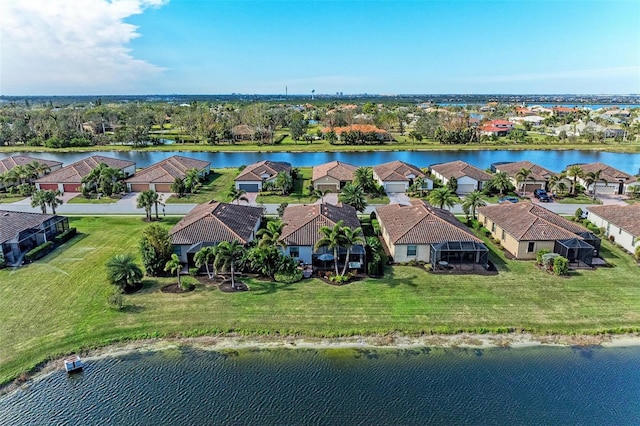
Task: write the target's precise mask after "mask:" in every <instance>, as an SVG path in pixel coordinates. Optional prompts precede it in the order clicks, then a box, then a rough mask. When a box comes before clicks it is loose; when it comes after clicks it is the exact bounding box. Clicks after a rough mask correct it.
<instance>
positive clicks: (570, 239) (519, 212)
mask: <svg viewBox="0 0 640 426" xmlns="http://www.w3.org/2000/svg"><path fill="white" fill-rule="evenodd" d="M478 221H479V222H480V223H482V224H483V226H484V227H485V228H486V229H488V230H489V231H490V232H491V236H492V237H493V238H494V239H496V240H498V241H499V242H500V245H502V247H503V248H504V249H505V250H506V251H507V252H509V253H510V254H511V255H512V256H513V257H515V258H516V259H535V258H536V253H537V252H538V251H540V250H542V249H547V250H550V251H552V252H555V253H559V254H562V255H563V256H565V257H567V258H568V259H569V261H571V262H578V261H579V262H582V263H584V264H587V265H591V264H592V258H593V256H594V255H597V254H598V251H599V249H600V239H599V238H598V237H596V236H595V235H593V234H592V233H590V232H589V231H587V230H586V229H585V228H583V227H582V226H580V225H578V224H576V223H574V222H571V221H570V220H568V219H565V218H563V217H561V216H559V215H557V214H556V213H553V212H552V211H550V210H547V209H545V208H544V207H541V206H539V205H536V204H533V203H528V202H524V203H515V204H512V203H504V204H494V205H490V206H484V207H479V208H478Z"/></svg>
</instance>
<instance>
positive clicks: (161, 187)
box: [156, 183, 172, 192]
mask: <svg viewBox="0 0 640 426" xmlns="http://www.w3.org/2000/svg"><path fill="white" fill-rule="evenodd" d="M156 192H172V191H171V184H170V183H156Z"/></svg>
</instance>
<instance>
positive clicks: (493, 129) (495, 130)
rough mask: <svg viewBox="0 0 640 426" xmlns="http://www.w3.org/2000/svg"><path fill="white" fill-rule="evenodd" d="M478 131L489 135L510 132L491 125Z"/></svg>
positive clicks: (505, 128)
mask: <svg viewBox="0 0 640 426" xmlns="http://www.w3.org/2000/svg"><path fill="white" fill-rule="evenodd" d="M480 129H481V130H482V131H483V132H491V133H498V132H508V131H509V130H511V129H509V128H508V127H497V126H494V125H491V124H485V125H484V126H482V127H481V128H480Z"/></svg>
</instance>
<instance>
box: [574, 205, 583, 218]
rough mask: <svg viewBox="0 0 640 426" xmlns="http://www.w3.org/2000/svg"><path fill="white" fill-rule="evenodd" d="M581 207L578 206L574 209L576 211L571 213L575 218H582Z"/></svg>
mask: <svg viewBox="0 0 640 426" xmlns="http://www.w3.org/2000/svg"><path fill="white" fill-rule="evenodd" d="M582 213H583V211H582V209H581V208H580V207H578V209H577V210H576V212H575V213H574V214H573V215H574V216H575V217H576V218H578V219H582Z"/></svg>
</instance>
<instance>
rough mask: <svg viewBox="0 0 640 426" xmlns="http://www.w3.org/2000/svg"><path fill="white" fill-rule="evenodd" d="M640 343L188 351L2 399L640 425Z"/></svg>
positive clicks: (137, 358) (161, 413) (178, 420)
mask: <svg viewBox="0 0 640 426" xmlns="http://www.w3.org/2000/svg"><path fill="white" fill-rule="evenodd" d="M638 361H640V348H615V349H613V348H611V349H602V348H588V349H571V348H541V347H538V348H530V349H485V350H481V349H429V348H424V349H412V350H368V349H367V350H359V349H330V350H298V349H296V350H287V349H281V350H269V351H267V350H264V351H257V350H241V351H227V352H210V351H201V350H195V349H190V348H178V349H172V350H167V351H160V352H146V353H132V354H129V355H126V356H120V357H115V358H107V359H102V360H98V361H93V362H90V363H89V364H88V366H87V368H86V369H85V371H84V373H82V374H79V375H74V376H71V377H68V376H67V375H66V374H65V373H64V372H62V371H59V372H56V373H53V374H51V375H49V376H46V377H44V378H42V379H41V380H39V381H36V382H34V383H32V384H31V385H30V386H29V387H27V388H25V389H21V390H19V391H17V392H15V393H13V394H11V395H8V396H6V397H3V398H2V399H0V424H3V425H4V424H24V423H33V424H67V423H73V424H104V423H109V424H154V423H156V424H212V423H214V424H260V425H264V424H323V425H324V424H427V423H429V424H447V425H449V424H616V425H621V424H640V369H638Z"/></svg>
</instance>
